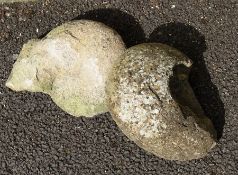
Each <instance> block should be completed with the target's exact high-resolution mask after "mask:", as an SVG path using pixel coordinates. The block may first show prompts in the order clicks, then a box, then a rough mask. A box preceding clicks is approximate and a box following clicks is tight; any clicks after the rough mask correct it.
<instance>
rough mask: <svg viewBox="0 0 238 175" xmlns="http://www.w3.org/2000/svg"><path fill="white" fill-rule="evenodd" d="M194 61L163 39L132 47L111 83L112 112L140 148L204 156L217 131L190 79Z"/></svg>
mask: <svg viewBox="0 0 238 175" xmlns="http://www.w3.org/2000/svg"><path fill="white" fill-rule="evenodd" d="M191 66H192V62H191V60H190V59H189V58H187V57H186V56H185V55H184V54H182V53H181V52H180V51H178V50H176V49H174V48H172V47H170V46H167V45H164V44H159V43H147V44H140V45H137V46H134V47H131V48H129V49H128V50H127V51H126V52H125V53H124V54H123V55H122V56H121V58H120V59H119V61H117V63H116V64H115V66H114V68H113V69H112V73H111V74H110V77H109V79H108V81H107V88H106V92H107V94H108V106H109V110H110V112H111V114H112V116H113V119H114V120H115V121H116V123H117V125H118V126H119V128H120V129H121V130H122V131H123V133H125V134H126V135H127V136H128V137H129V138H130V139H131V140H133V141H134V142H135V143H136V144H137V145H138V146H140V147H141V148H144V149H145V150H147V151H149V152H151V153H153V154H155V155H157V156H159V157H162V158H165V159H169V160H181V161H185V160H191V159H198V158H201V157H203V156H205V155H206V154H207V153H208V151H209V150H210V149H211V148H213V147H214V146H215V144H216V131H215V129H214V126H213V124H212V122H211V120H210V119H209V118H208V117H206V116H205V114H204V112H203V110H202V108H201V106H200V104H199V102H198V101H197V99H196V97H195V95H194V93H193V91H192V88H191V87H190V85H189V82H188V76H189V69H190V67H191Z"/></svg>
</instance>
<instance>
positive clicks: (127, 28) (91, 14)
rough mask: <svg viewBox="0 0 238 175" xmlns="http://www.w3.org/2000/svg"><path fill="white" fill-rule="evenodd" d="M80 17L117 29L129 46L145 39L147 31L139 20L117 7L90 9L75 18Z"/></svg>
mask: <svg viewBox="0 0 238 175" xmlns="http://www.w3.org/2000/svg"><path fill="white" fill-rule="evenodd" d="M78 19H89V20H95V21H99V22H102V23H104V24H106V25H107V26H109V27H111V28H113V29H115V30H116V31H117V32H118V33H119V34H120V35H121V37H122V39H123V40H124V42H125V44H126V46H127V47H131V46H133V45H136V44H139V43H142V42H144V41H145V33H144V31H143V29H142V28H141V26H140V24H139V23H138V21H137V20H136V19H135V18H134V17H133V16H131V15H130V14H128V13H125V12H122V11H120V10H117V9H97V10H92V11H88V12H86V13H84V14H82V15H80V16H79V17H77V18H76V19H75V20H78Z"/></svg>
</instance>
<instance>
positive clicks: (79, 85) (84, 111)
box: [6, 20, 125, 117]
mask: <svg viewBox="0 0 238 175" xmlns="http://www.w3.org/2000/svg"><path fill="white" fill-rule="evenodd" d="M124 50H125V45H124V43H123V41H122V39H121V37H120V36H119V35H118V34H117V32H115V31H114V30H113V29H111V28H109V27H108V26H106V25H104V24H102V23H100V22H95V21H90V20H79V21H73V22H68V23H65V24H63V25H61V26H59V27H57V28H55V29H53V30H52V31H51V32H50V33H49V34H48V35H47V36H46V37H45V38H43V39H42V40H38V39H34V40H30V41H29V42H28V43H27V44H25V45H24V46H23V48H22V51H21V52H20V54H19V57H18V58H17V61H16V62H15V64H14V67H13V69H12V72H11V75H10V77H9V79H8V80H7V82H6V86H7V87H9V88H11V89H12V90H15V91H22V90H26V91H31V92H44V93H46V94H49V95H50V96H51V97H52V99H53V101H54V102H55V103H56V104H57V105H58V106H59V107H61V108H62V109H63V110H65V111H66V112H68V113H70V114H72V115H74V116H86V117H92V116H94V115H96V114H98V113H103V112H107V111H108V109H107V106H106V102H105V99H106V95H105V81H106V80H107V77H108V73H109V71H110V70H111V67H112V65H113V63H114V62H115V61H116V60H117V59H118V57H119V56H120V55H121V54H122V53H123V52H124Z"/></svg>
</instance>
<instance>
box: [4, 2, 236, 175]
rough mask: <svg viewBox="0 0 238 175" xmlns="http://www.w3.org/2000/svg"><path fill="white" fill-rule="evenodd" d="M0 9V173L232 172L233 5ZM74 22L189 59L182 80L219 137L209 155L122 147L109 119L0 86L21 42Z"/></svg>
mask: <svg viewBox="0 0 238 175" xmlns="http://www.w3.org/2000/svg"><path fill="white" fill-rule="evenodd" d="M172 5H175V7H174V6H173V7H174V8H171V7H172ZM115 9H117V10H115ZM0 11H1V12H0V16H1V17H0V18H1V19H0V92H1V93H0V174H17V175H25V174H42V175H47V174H67V175H69V174H82V175H112V174H113V175H114V174H116V175H125V174H130V175H134V174H136V175H171V174H172V175H173V174H176V175H204V174H206V175H237V172H238V166H237V161H238V146H237V145H238V132H237V129H238V115H237V109H238V101H237V99H238V98H237V97H238V93H237V84H238V79H237V73H238V72H237V70H238V69H237V63H238V60H237V58H238V50H237V48H238V42H237V33H236V31H238V20H237V16H238V11H237V1H236V0H227V1H223V0H210V1H205V0H199V1H188V0H163V1H158V0H133V1H132V0H97V1H96V0H87V1H85V0H64V1H62V0H50V1H46V0H42V1H39V3H24V4H20V3H15V4H5V5H2V6H0ZM75 18H77V19H82V18H86V19H93V20H97V21H101V22H103V23H105V24H106V25H108V26H110V27H112V28H114V29H116V31H118V33H119V34H120V35H121V36H122V38H123V40H124V41H125V43H126V45H127V46H133V45H135V44H137V43H142V42H145V41H146V40H147V39H145V38H148V40H152V41H153V42H155V41H156V42H162V43H166V44H169V45H172V46H173V47H175V48H177V49H179V50H181V51H182V52H183V53H185V54H186V55H187V56H188V57H189V58H190V59H192V61H193V68H192V70H191V73H190V84H191V86H192V88H193V90H194V92H195V95H196V97H197V98H198V100H199V102H200V104H201V105H202V107H203V109H204V111H205V114H206V115H207V116H208V117H210V118H211V119H212V121H213V123H214V125H215V127H216V129H217V130H218V131H219V132H218V135H219V141H218V143H217V145H216V146H215V147H214V149H212V150H211V152H210V153H209V155H208V156H206V157H204V158H202V159H198V160H193V161H186V162H179V161H167V160H164V159H161V158H159V157H157V156H154V155H152V154H150V153H148V152H146V151H144V150H143V149H141V148H140V147H138V146H137V145H136V144H135V143H133V142H131V141H129V139H128V138H127V137H126V136H125V135H124V134H123V133H122V132H121V131H120V130H119V129H118V128H117V126H116V124H115V123H114V122H113V120H112V119H111V117H110V115H108V114H104V115H100V116H97V117H95V118H90V119H86V118H81V117H79V118H76V117H72V116H71V115H68V114H67V113H65V112H63V111H62V110H60V109H59V108H58V107H57V106H56V105H55V104H54V103H53V102H52V100H51V99H50V98H49V96H48V95H44V94H42V93H29V92H18V93H16V92H13V91H11V90H9V88H6V87H5V82H6V80H7V78H8V76H9V74H10V71H11V69H12V66H13V63H14V62H15V56H14V55H15V54H18V53H19V52H20V50H21V48H22V46H23V44H24V43H25V42H26V41H28V40H29V39H32V38H38V37H40V36H42V35H45V33H47V32H49V31H50V30H52V29H53V28H55V27H56V26H59V25H60V24H62V23H65V22H66V21H69V20H72V19H75ZM149 38H150V39H149ZM224 119H225V125H224Z"/></svg>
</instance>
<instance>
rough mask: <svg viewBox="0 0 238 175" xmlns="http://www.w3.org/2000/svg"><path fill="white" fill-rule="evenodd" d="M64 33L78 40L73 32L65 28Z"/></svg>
mask: <svg viewBox="0 0 238 175" xmlns="http://www.w3.org/2000/svg"><path fill="white" fill-rule="evenodd" d="M65 33H66V34H68V35H70V36H71V37H73V38H74V39H76V40H78V41H79V39H78V38H77V37H76V36H74V35H73V33H72V32H70V31H69V30H65Z"/></svg>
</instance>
